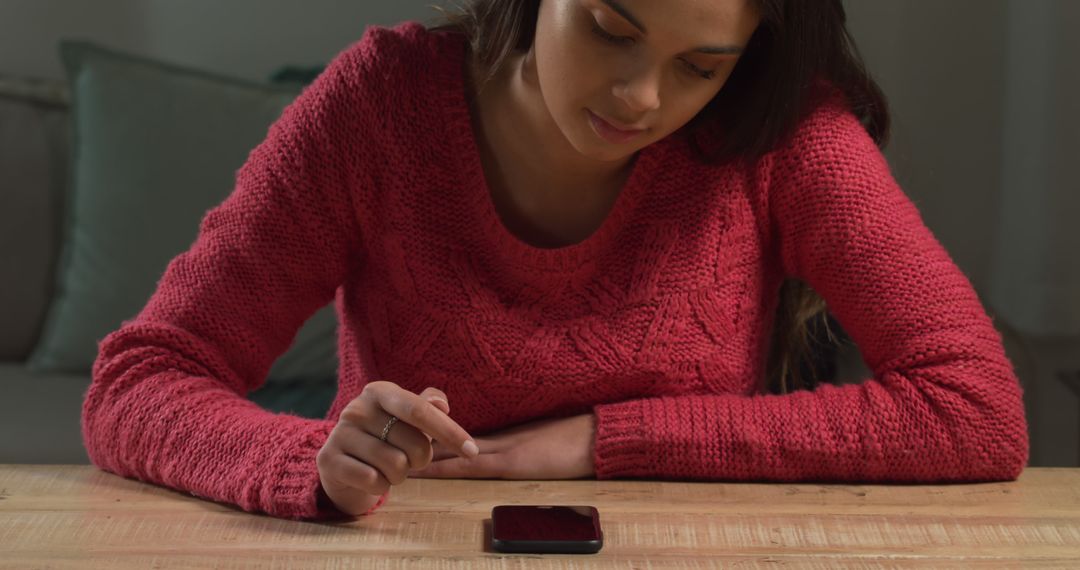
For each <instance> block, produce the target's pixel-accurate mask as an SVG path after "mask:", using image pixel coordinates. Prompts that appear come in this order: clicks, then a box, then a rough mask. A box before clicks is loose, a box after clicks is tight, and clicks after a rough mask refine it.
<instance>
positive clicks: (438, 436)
mask: <svg viewBox="0 0 1080 570" xmlns="http://www.w3.org/2000/svg"><path fill="white" fill-rule="evenodd" d="M449 411H450V405H449V403H448V402H447V401H446V394H445V393H443V392H442V390H439V389H438V388H428V389H426V390H424V391H423V392H421V393H420V394H414V393H412V392H410V391H408V390H406V389H404V388H402V387H400V386H398V385H397V384H394V383H393V382H386V381H380V382H371V383H369V384H368V385H366V386H365V387H364V390H363V392H361V393H360V395H359V396H357V397H356V398H354V399H353V400H352V401H351V402H349V404H348V405H347V406H345V409H344V410H343V411H342V412H341V417H340V419H339V420H338V423H337V425H335V426H334V429H333V431H331V432H330V436H329V437H328V438H327V440H326V444H325V445H323V447H322V449H320V450H319V454H318V455H317V456H316V457H315V463H316V465H317V466H318V470H319V482H320V485H321V488H322V491H323V493H325V494H326V498H327V499H329V500H330V502H331V503H333V505H334V506H335V507H336V508H337V509H338V510H340V511H343V512H345V513H348V514H351V515H354V516H356V515H361V514H364V513H366V512H368V510H369V509H370V508H371V507H373V506H374V505H375V503H376V502H377V501H378V500H379V497H380V496H381V495H383V494H385V493H387V492H388V491H389V490H390V486H391V485H400V484H401V483H403V482H404V481H405V479H406V477H407V475H406V471H407V470H408V469H410V468H423V467H425V466H427V465H428V463H429V462H430V461H431V459H432V457H434V445H433V443H435V442H438V443H440V444H443V442H446V443H445V444H443V445H442V447H441V448H440V449H441V450H443V451H444V452H445V453H446V454H447V456H450V455H460V456H462V457H471V456H472V453H475V452H476V448H475V447H473V448H471V449H470V451H471V452H472V453H468V452H466V451H465V449H463V447H462V445H463V444H466V442H471V441H472V438H471V437H470V436H469V433H468V432H466V431H465V429H464V428H462V427H461V426H460V425H458V424H457V422H455V421H454V420H452V419H450V416H448V415H447V412H449ZM391 415H393V416H394V417H397V418H398V421H397V423H395V424H393V425H392V426H391V427H390V431H389V432H388V436H387V439H386V441H383V440H382V439H380V436H382V430H383V428H384V426H386V425H387V421H388V420H389V419H390V416H391ZM433 438H434V439H433ZM451 450H453V451H451ZM318 499H319V500H321V499H322V497H319V498H318Z"/></svg>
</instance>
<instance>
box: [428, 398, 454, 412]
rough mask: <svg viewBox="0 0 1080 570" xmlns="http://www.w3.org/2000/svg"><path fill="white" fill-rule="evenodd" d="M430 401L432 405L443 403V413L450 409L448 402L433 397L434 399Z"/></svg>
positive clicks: (429, 399)
mask: <svg viewBox="0 0 1080 570" xmlns="http://www.w3.org/2000/svg"><path fill="white" fill-rule="evenodd" d="M428 401H429V402H431V403H432V404H435V402H441V403H442V409H443V411H447V410H449V409H450V404H448V403H447V402H446V400H444V399H442V398H436V397H434V396H432V397H430V398H428ZM436 405H438V404H436Z"/></svg>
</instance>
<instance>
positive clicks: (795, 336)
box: [433, 0, 890, 394]
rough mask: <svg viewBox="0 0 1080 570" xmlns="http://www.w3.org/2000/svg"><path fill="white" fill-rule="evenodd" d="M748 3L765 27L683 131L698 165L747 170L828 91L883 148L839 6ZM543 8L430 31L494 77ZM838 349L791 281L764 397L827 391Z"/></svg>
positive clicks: (521, 3)
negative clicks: (449, 37)
mask: <svg viewBox="0 0 1080 570" xmlns="http://www.w3.org/2000/svg"><path fill="white" fill-rule="evenodd" d="M749 1H750V2H751V4H752V5H753V6H754V7H755V8H756V9H757V10H758V11H759V13H760V14H761V23H760V24H759V26H758V28H757V29H756V30H755V31H754V33H753V35H752V36H751V38H750V42H749V44H748V45H747V49H746V51H745V52H744V53H743V55H742V56H741V57H740V58H739V62H738V64H737V65H736V66H735V69H734V70H733V71H732V73H731V76H730V77H728V79H727V82H726V83H725V84H724V87H723V88H722V89H721V90H720V92H719V93H718V94H717V95H716V96H715V97H714V98H713V99H712V101H710V102H709V103H708V104H707V105H706V106H705V107H704V108H703V109H702V110H701V111H700V112H699V113H698V114H697V115H696V116H695V117H694V118H693V119H692V120H691V121H690V123H688V124H687V125H686V126H685V127H684V128H683V129H680V131H679V134H680V136H687V137H689V140H690V142H691V144H692V147H693V149H694V150H695V152H696V154H697V155H698V158H699V159H701V160H703V161H707V162H710V163H722V162H727V161H742V162H744V163H746V164H751V163H753V162H754V161H756V160H757V159H759V158H760V157H762V156H764V155H765V154H767V153H768V152H769V151H770V150H772V149H774V148H776V147H777V146H778V145H780V144H782V142H783V140H784V138H785V137H787V136H788V135H790V134H791V133H792V132H793V131H794V129H795V127H796V126H797V125H798V123H799V121H800V120H801V119H802V118H804V117H805V116H806V115H807V114H808V113H809V112H810V111H812V110H813V109H814V107H815V106H816V104H817V103H818V102H819V101H820V98H821V96H823V95H824V94H825V93H826V89H827V88H838V89H840V90H841V91H842V92H843V94H844V95H845V96H846V98H847V101H848V103H849V104H850V106H851V109H852V111H853V112H854V113H855V115H856V116H857V117H858V118H859V120H860V121H861V123H862V125H863V127H864V128H865V129H866V131H867V133H869V135H870V136H871V138H872V139H873V140H874V142H875V143H877V145H878V147H879V148H884V146H885V143H886V141H887V140H888V136H889V122H890V121H889V110H888V104H887V102H886V99H885V96H884V94H883V93H882V91H881V89H880V88H879V87H878V85H877V83H875V82H874V80H873V79H872V78H871V77H870V75H869V74H868V73H867V71H866V68H865V66H864V64H863V62H862V57H861V56H860V54H859V51H858V48H857V47H856V46H855V41H854V39H853V38H852V37H851V34H850V32H849V31H848V29H847V16H846V14H845V12H844V7H843V5H842V4H841V0H749ZM539 9H540V0H466V3H465V5H463V6H458V7H457V9H456V10H455V11H452V12H446V11H443V14H444V21H443V22H442V23H441V24H439V25H437V26H434V27H433V29H437V30H454V31H459V32H461V33H463V34H464V35H465V36H466V38H467V39H468V42H469V46H470V47H471V51H472V53H473V54H474V57H476V58H477V59H478V62H479V63H480V64H481V66H482V67H483V68H484V69H486V70H487V73H488V77H489V78H490V77H491V76H492V75H494V73H495V72H496V71H497V70H498V68H499V66H500V65H501V64H502V62H503V61H504V60H505V59H506V57H507V56H508V55H509V54H510V52H512V51H514V50H522V51H523V50H527V49H529V47H530V46H531V45H532V41H533V36H534V35H535V32H536V20H537V15H538V14H539ZM440 10H441V9H440ZM720 133H723V134H722V135H721V134H720ZM838 342H839V341H838V340H837V339H836V337H835V336H834V335H833V334H832V331H831V329H830V327H829V311H828V307H827V306H826V304H825V300H824V299H822V298H821V297H820V296H819V295H818V294H817V293H816V292H815V291H814V290H813V289H811V288H810V286H809V285H807V284H806V283H805V282H803V281H801V280H799V279H794V278H790V279H787V280H786V281H785V282H784V283H783V285H782V286H781V288H780V301H779V304H778V306H777V313H776V320H775V323H774V326H773V333H772V339H771V344H770V350H769V355H768V360H767V365H766V374H765V378H764V379H763V386H762V388H763V390H764V391H767V392H770V393H774V394H782V393H787V392H790V391H792V390H796V389H800V388H806V389H813V388H814V387H816V385H817V384H818V383H819V382H821V381H826V382H833V381H834V379H833V378H832V377H831V376H830V375H828V374H823V373H822V371H823V370H834V369H835V368H830V367H829V366H828V362H826V361H827V360H828V358H823V357H822V355H823V354H827V351H828V350H829V349H830V348H835V346H836V345H837V344H838ZM823 351H825V352H823Z"/></svg>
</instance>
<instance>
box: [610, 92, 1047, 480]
mask: <svg viewBox="0 0 1080 570" xmlns="http://www.w3.org/2000/svg"><path fill="white" fill-rule="evenodd" d="M771 165H772V166H771V174H770V179H771V181H772V182H771V184H770V189H769V190H768V192H769V198H768V200H769V208H768V209H769V211H770V212H771V213H770V216H771V222H770V223H771V225H772V226H773V228H774V233H773V235H774V236H775V237H776V239H778V247H777V248H776V249H777V250H778V252H779V256H780V257H781V263H782V266H783V269H784V271H785V274H786V275H788V276H794V277H797V278H800V279H802V280H804V281H805V282H807V283H808V284H809V285H810V286H811V287H812V288H813V289H814V290H815V291H816V292H817V293H818V294H820V295H821V296H822V297H823V298H824V299H825V300H826V302H827V303H828V305H829V307H830V310H831V311H832V312H833V313H834V314H835V315H836V317H837V319H838V320H839V321H840V323H841V325H842V326H843V328H844V330H845V331H847V332H848V333H849V334H850V335H851V336H852V338H853V339H854V340H855V342H856V343H857V345H858V346H859V348H860V350H861V351H862V353H863V357H864V359H865V360H866V363H867V365H868V367H869V369H870V370H871V371H872V372H873V375H874V376H873V378H867V379H865V380H864V381H863V382H861V383H859V384H847V385H843V386H835V385H832V384H822V385H820V386H819V387H818V388H817V389H815V390H813V391H805V390H804V391H796V392H793V393H790V394H785V395H772V394H766V395H754V396H745V395H688V396H680V397H658V398H651V399H642V400H634V401H627V402H619V403H613V404H606V405H600V406H596V407H595V408H594V412H595V414H596V416H597V435H596V441H595V450H594V454H595V462H596V472H597V477H598V478H601V479H604V478H612V477H622V476H638V477H663V478H680V479H681V478H693V479H710V480H711V479H727V480H773V481H789V482H790V481H815V480H817V481H837V482H948V481H984V480H1014V479H1015V478H1016V477H1018V476H1019V474H1020V472H1021V471H1022V470H1023V467H1024V466H1025V464H1026V463H1027V459H1028V434H1027V420H1026V418H1025V415H1024V406H1023V401H1022V397H1021V396H1022V390H1021V386H1020V384H1019V382H1018V379H1017V377H1016V375H1015V373H1014V370H1013V368H1012V365H1011V363H1010V362H1009V360H1008V359H1007V357H1006V355H1005V352H1004V348H1003V345H1002V341H1001V336H1000V334H999V333H998V332H997V330H996V329H995V328H994V326H993V325H992V323H991V320H990V318H989V317H988V316H987V314H986V312H985V311H984V309H983V307H982V305H981V304H980V301H979V299H978V297H977V296H976V293H975V291H974V289H973V287H972V286H971V284H970V283H969V281H968V279H967V278H966V277H965V275H964V274H963V273H962V272H961V271H960V270H959V268H958V267H957V266H956V265H955V264H954V263H953V261H952V260H951V258H950V257H949V255H948V254H947V253H946V251H945V249H944V248H943V247H942V246H941V245H940V244H939V242H938V241H937V240H936V239H935V237H934V236H933V235H932V234H931V232H930V230H929V229H928V228H927V227H926V226H925V225H924V223H923V221H922V219H921V216H920V214H919V212H918V210H917V209H916V207H915V205H914V204H913V203H912V202H911V201H910V200H909V199H908V198H907V197H906V196H905V194H904V193H903V192H902V191H901V189H900V188H899V187H898V185H897V183H896V181H895V180H894V179H893V177H892V175H891V172H890V170H889V167H888V164H887V163H886V161H885V158H884V157H883V156H882V154H881V152H880V151H879V149H878V148H877V147H876V146H875V144H874V142H873V140H872V139H871V138H870V137H869V135H868V134H867V133H866V131H865V130H864V129H863V127H862V125H861V124H860V123H859V122H858V119H857V118H856V117H855V115H854V114H853V113H852V112H851V111H850V110H849V109H848V108H847V107H846V106H843V105H842V104H838V103H837V102H836V100H835V99H834V100H833V102H832V103H831V104H827V105H823V106H822V107H820V108H819V109H818V110H817V111H815V112H814V113H812V114H811V115H810V117H808V119H807V120H806V121H804V123H803V124H802V125H800V127H799V128H798V129H797V130H796V132H795V134H794V136H793V137H792V138H791V139H790V140H789V142H788V143H786V144H785V146H784V147H782V148H780V149H778V150H777V151H776V152H774V153H773V155H771Z"/></svg>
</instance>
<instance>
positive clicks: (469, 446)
mask: <svg viewBox="0 0 1080 570" xmlns="http://www.w3.org/2000/svg"><path fill="white" fill-rule="evenodd" d="M461 450H462V451H464V452H465V455H468V456H469V457H476V456H477V455H480V448H479V447H476V442H475V441H473V440H471V439H470V440H468V441H466V442H465V444H464V445H462V446H461Z"/></svg>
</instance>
